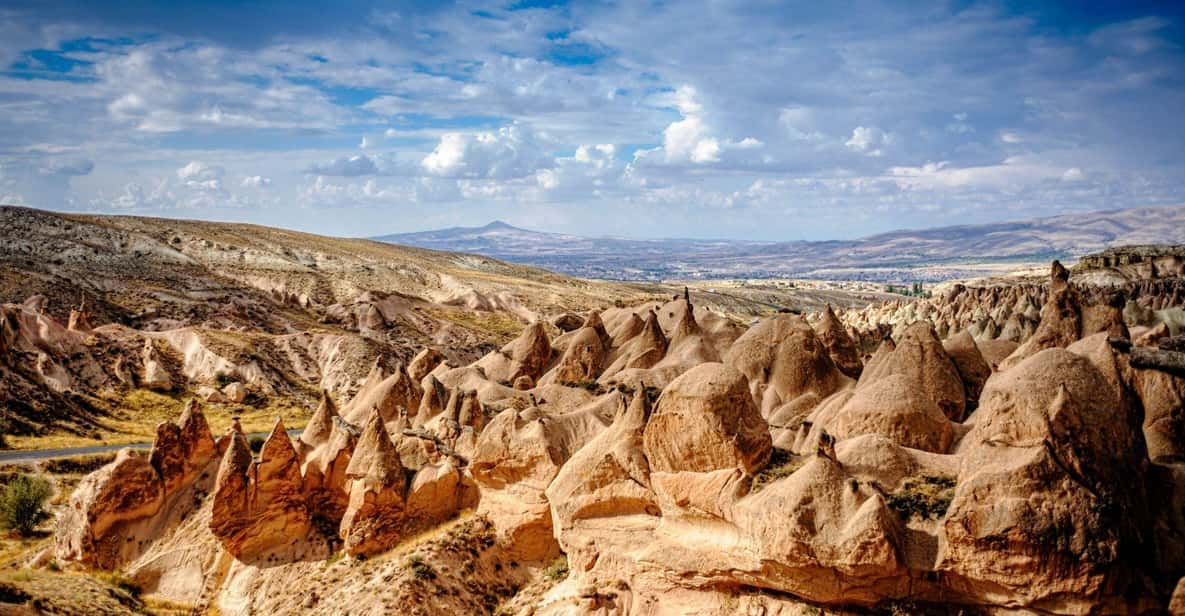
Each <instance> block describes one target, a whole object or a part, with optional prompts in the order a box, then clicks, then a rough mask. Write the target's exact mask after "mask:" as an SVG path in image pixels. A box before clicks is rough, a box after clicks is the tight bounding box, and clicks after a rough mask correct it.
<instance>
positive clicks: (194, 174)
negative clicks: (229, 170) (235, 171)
mask: <svg viewBox="0 0 1185 616" xmlns="http://www.w3.org/2000/svg"><path fill="white" fill-rule="evenodd" d="M225 174H226V170H225V169H223V168H222V167H219V166H217V165H207V164H206V163H203V162H198V161H196V160H194V161H190V163H189V164H188V165H185V166H184V167H182V168H180V169H178V170H177V177H178V178H179V179H181V180H183V181H186V182H209V181H214V180H218V179H221V178H222V176H223V175H225Z"/></svg>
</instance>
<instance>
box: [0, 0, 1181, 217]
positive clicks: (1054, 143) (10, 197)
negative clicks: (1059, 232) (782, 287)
mask: <svg viewBox="0 0 1185 616" xmlns="http://www.w3.org/2000/svg"><path fill="white" fill-rule="evenodd" d="M1181 7H1182V4H1181V3H1179V2H1175V3H1152V2H1073V3H1052V2H1048V3H1034V2H993V3H979V2H947V3H918V2H844V3H838V2H837V3H821V2H802V3H798V2H772V1H771V2H760V1H751V2H728V1H722V0H704V1H696V0H687V1H679V2H653V3H647V2H627V3H612V2H590V3H577V2H519V1H515V2H460V3H444V2H424V3H413V2H404V3H378V2H337V3H333V5H332V6H329V5H322V4H315V3H306V2H299V1H295V2H267V1H255V2H231V1H219V2H196V1H178V2H145V1H125V2H118V3H116V2H84V1H78V2H55V1H53V0H42V1H37V2H3V1H0V67H2V68H0V202H4V203H16V204H26V205H32V206H36V207H44V208H49V209H56V210H69V211H87V212H103V213H125V214H139V215H153V216H169V217H187V218H205V219H217V220H235V221H248V222H257V223H262V224H270V225H279V226H285V227H292V228H298V229H302V230H308V231H314V232H319V233H327V234H335V235H351V236H367V235H376V234H381V233H392V232H401V231H412V230H420V229H428V228H435V227H444V226H453V225H478V224H484V223H485V222H488V221H490V220H493V219H503V220H507V221H509V222H511V223H514V224H518V225H522V226H527V227H532V228H538V229H545V230H554V231H564V232H573V233H583V234H594V235H601V234H612V235H626V236H634V237H660V236H662V237H672V236H680V237H734V238H745V239H762V240H779V239H785V240H789V239H826V238H849V237H856V236H861V235H867V234H870V233H874V232H879V231H885V230H889V229H895V228H901V227H926V226H937V225H948V224H964V223H974V222H988V221H994V220H1004V219H1012V218H1019V217H1027V216H1043V215H1053V214H1059V213H1065V212H1073V211H1086V210H1099V209H1113V208H1121V207H1131V206H1143V205H1168V204H1182V203H1185V120H1183V119H1182V118H1183V117H1185V48H1183V46H1182V43H1183V40H1185V37H1183V32H1185V20H1183V14H1182V13H1183V10H1182V8H1181Z"/></svg>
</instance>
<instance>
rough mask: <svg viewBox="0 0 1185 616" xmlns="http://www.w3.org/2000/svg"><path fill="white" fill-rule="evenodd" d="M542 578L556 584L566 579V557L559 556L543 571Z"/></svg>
mask: <svg viewBox="0 0 1185 616" xmlns="http://www.w3.org/2000/svg"><path fill="white" fill-rule="evenodd" d="M543 577H545V578H547V579H549V580H551V581H553V582H558V581H560V580H563V579H567V577H568V557H567V556H563V555H561V556H560V557H559V558H556V559H555V560H553V561H551V564H550V565H547V568H546V569H544V570H543Z"/></svg>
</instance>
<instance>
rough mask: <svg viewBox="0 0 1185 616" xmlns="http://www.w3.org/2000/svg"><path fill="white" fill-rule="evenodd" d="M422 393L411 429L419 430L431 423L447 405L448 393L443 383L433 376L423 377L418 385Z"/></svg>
mask: <svg viewBox="0 0 1185 616" xmlns="http://www.w3.org/2000/svg"><path fill="white" fill-rule="evenodd" d="M420 385H421V388H422V389H423V391H424V395H423V397H421V398H420V405H419V409H418V410H417V411H416V415H415V418H414V419H413V420H412V427H413V428H419V427H422V426H423V425H424V424H426V423H428V422H429V421H431V420H432V419H433V418H435V417H436V416H437V415H440V414H441V413H443V412H444V410H445V407H446V406H447V405H448V399H449V395H450V393H449V391H448V389H447V388H445V386H444V383H441V382H440V379H438V378H436V376H435V375H432V374H429V375H428V376H426V377H424V380H423V382H421V383H420Z"/></svg>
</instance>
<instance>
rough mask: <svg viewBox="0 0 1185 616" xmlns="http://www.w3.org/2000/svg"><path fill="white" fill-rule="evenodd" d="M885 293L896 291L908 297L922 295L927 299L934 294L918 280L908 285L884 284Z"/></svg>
mask: <svg viewBox="0 0 1185 616" xmlns="http://www.w3.org/2000/svg"><path fill="white" fill-rule="evenodd" d="M885 293H896V294H897V295H908V296H910V297H922V298H927V299H929V298H931V297H933V296H934V294H933V293H932V292H930V291H927V290H926V289H925V287H923V286H922V283H920V282H915V283H913V284H912V285H910V286H908V287H905V286H897V285H892V284H887V285H885Z"/></svg>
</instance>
